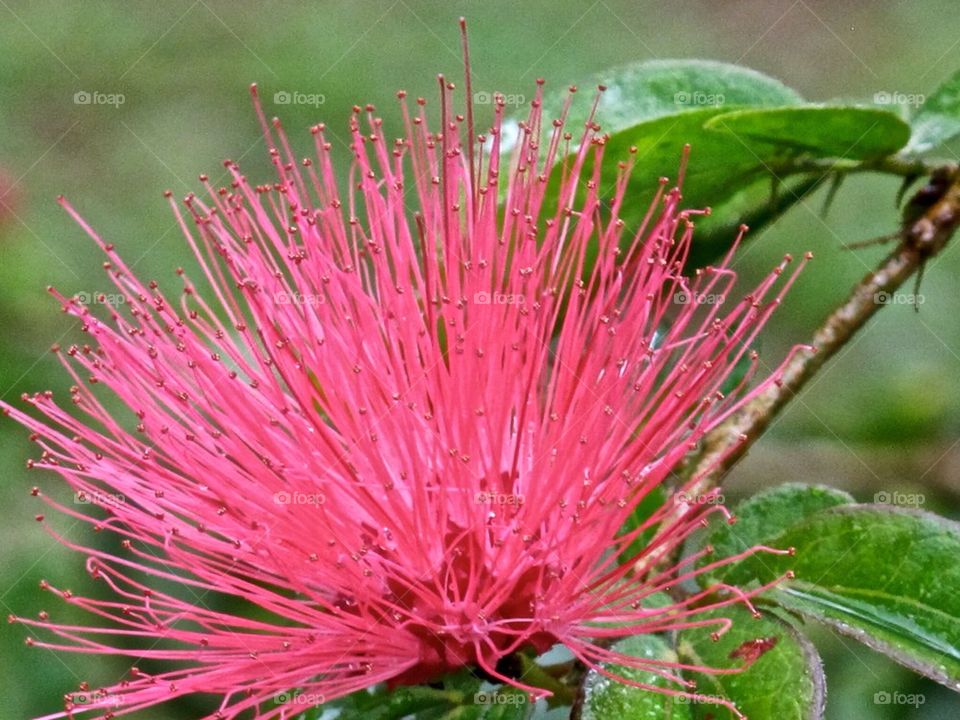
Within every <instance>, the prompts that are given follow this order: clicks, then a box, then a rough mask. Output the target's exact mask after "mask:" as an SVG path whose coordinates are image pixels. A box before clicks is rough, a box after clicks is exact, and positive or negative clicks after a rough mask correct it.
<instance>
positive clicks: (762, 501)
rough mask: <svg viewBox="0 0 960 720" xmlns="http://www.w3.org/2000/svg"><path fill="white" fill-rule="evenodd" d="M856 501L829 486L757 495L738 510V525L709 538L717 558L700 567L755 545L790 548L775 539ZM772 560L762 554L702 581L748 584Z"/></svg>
mask: <svg viewBox="0 0 960 720" xmlns="http://www.w3.org/2000/svg"><path fill="white" fill-rule="evenodd" d="M854 502H856V501H855V500H854V499H853V496H852V495H850V494H849V493H845V492H843V491H842V490H837V489H836V488H832V487H827V486H826V485H804V484H802V483H787V484H785V485H778V486H777V487H775V488H772V489H770V490H766V491H764V492H760V493H757V494H756V495H753V496H752V497H750V498H749V499H747V500H745V501H744V502H742V503H740V504H739V505H738V506H737V507H736V509H735V510H734V515H735V517H736V523H734V524H733V525H730V524H728V523H716V524H715V525H714V528H713V530H712V532H711V533H710V536H709V539H708V542H709V543H710V544H711V545H712V546H713V549H714V552H713V555H712V556H710V557H707V558H704V560H703V561H701V563H700V564H701V565H705V564H707V563H710V562H713V561H715V560H717V559H718V558H726V557H730V556H732V555H737V554H738V553H741V552H743V551H744V550H746V549H747V548H751V547H753V546H754V545H771V544H772V545H773V546H775V547H780V548H782V549H786V548H787V547H789V545H781V544H779V543H777V542H775V541H774V540H773V538H776V537H777V536H778V535H779V534H780V533H782V532H784V531H785V530H786V529H787V528H789V527H791V526H793V525H795V524H796V523H798V522H800V521H801V520H803V519H804V518H806V517H808V516H809V515H813V514H814V513H816V512H818V511H820V510H826V509H827V508H831V507H836V506H838V505H848V504H852V503H854ZM768 558H769V556H768V555H761V556H758V557H756V558H751V559H747V560H746V561H743V562H740V563H736V564H733V565H726V566H723V567H719V568H716V569H715V570H713V571H712V572H711V573H709V574H708V575H707V576H701V581H702V582H704V583H705V584H706V585H712V584H713V583H716V582H720V581H721V580H722V581H725V582H727V583H730V584H732V585H740V584H743V585H746V584H748V583H749V582H750V581H751V580H752V579H753V578H754V577H755V576H756V575H757V569H756V568H755V567H754V565H755V564H761V565H762V564H763V563H766V562H767V560H768Z"/></svg>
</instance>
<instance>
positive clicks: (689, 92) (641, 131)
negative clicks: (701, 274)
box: [544, 60, 802, 267]
mask: <svg viewBox="0 0 960 720" xmlns="http://www.w3.org/2000/svg"><path fill="white" fill-rule="evenodd" d="M601 84H602V85H604V86H605V87H606V91H605V92H604V93H603V94H602V95H601V98H600V104H599V109H598V112H597V115H596V120H597V121H598V122H600V123H601V124H602V127H603V131H604V132H605V133H608V134H610V135H611V139H610V141H609V143H608V149H607V152H606V155H607V157H608V158H610V159H611V162H609V163H608V164H606V165H605V171H606V172H605V174H604V178H603V183H602V188H603V191H604V193H605V194H606V197H607V198H609V194H610V192H611V190H612V188H613V181H614V178H615V177H616V162H615V159H625V158H626V157H627V155H628V154H629V150H630V147H631V146H636V147H637V149H638V152H637V165H638V167H637V169H636V170H635V172H634V177H633V179H632V181H631V187H630V189H629V190H628V193H629V201H628V202H627V203H626V207H625V208H624V211H623V212H622V213H621V217H622V219H623V220H624V222H625V223H627V228H628V230H629V229H630V228H635V227H636V226H637V224H638V223H639V221H640V219H641V218H642V217H643V215H644V213H645V212H646V210H647V207H648V206H649V203H650V200H651V199H652V197H653V194H654V192H655V191H656V189H657V179H658V178H659V177H662V176H665V177H674V178H675V177H676V176H677V171H678V168H679V165H680V158H681V155H682V153H683V148H684V145H685V144H686V143H692V144H693V156H692V160H691V163H690V166H689V168H688V171H687V181H686V183H685V184H684V194H685V195H686V196H687V198H688V203H687V204H688V206H690V207H705V206H707V205H711V206H712V207H713V211H714V215H713V217H712V218H709V219H707V220H706V221H705V226H707V225H709V226H710V227H711V228H717V230H718V232H716V233H712V232H710V231H705V232H704V233H701V234H700V235H698V236H697V239H696V240H695V243H694V248H693V255H692V257H691V263H692V264H694V265H695V264H707V263H708V262H710V261H712V260H713V259H715V258H716V257H717V255H718V254H719V253H720V252H721V251H722V250H723V249H724V248H726V247H729V245H730V243H731V242H732V240H733V238H734V236H735V234H736V231H737V228H738V226H739V225H740V223H741V222H743V220H742V219H741V218H742V217H747V219H748V220H749V221H750V222H751V224H753V225H754V226H755V227H759V226H760V225H761V224H762V223H763V222H765V221H766V220H768V219H771V218H772V217H775V216H776V214H779V213H775V214H774V215H773V216H770V215H768V214H767V213H766V212H765V211H766V209H767V207H768V206H770V203H769V199H768V197H767V195H765V194H764V195H761V196H759V197H755V198H752V199H753V202H751V203H750V204H749V206H748V207H747V208H743V207H740V206H737V207H735V208H732V211H731V212H725V210H724V208H723V207H722V206H723V203H724V201H725V199H726V198H728V197H730V196H731V195H733V194H736V192H737V191H738V190H740V189H741V188H742V187H743V186H744V185H748V184H750V182H751V180H757V179H759V178H761V177H765V173H764V172H762V171H760V170H758V163H757V161H756V158H755V157H751V156H750V153H749V152H747V151H746V149H745V148H744V147H743V146H742V145H741V144H739V143H736V142H732V141H731V139H730V138H720V137H717V136H716V134H713V133H706V132H705V131H704V129H703V122H704V121H705V120H706V119H708V118H710V117H712V116H713V115H718V114H722V113H723V112H725V111H726V110H729V109H730V108H737V107H766V106H769V107H782V106H784V105H790V104H793V103H800V102H802V98H801V97H800V96H799V95H798V94H797V93H796V92H795V91H794V90H791V89H790V88H788V87H786V86H785V85H783V84H782V83H781V82H780V81H778V80H775V79H773V78H771V77H768V76H766V75H763V74H762V73H758V72H756V71H754V70H750V69H748V68H743V67H739V66H737V65H729V64H725V63H718V62H712V61H702V60H656V61H652V62H645V63H638V64H632V65H625V66H622V67H619V68H613V69H611V70H609V71H605V72H602V73H597V74H595V75H593V76H591V77H589V78H587V79H586V80H585V81H584V82H581V83H579V84H578V85H579V87H580V90H579V91H578V92H577V93H576V94H575V95H574V96H573V101H572V104H571V107H570V112H569V115H568V120H567V125H566V127H567V128H568V129H569V130H570V132H572V133H573V135H574V138H575V139H576V138H577V136H578V133H579V132H580V131H581V128H582V127H583V124H584V122H585V121H586V119H587V117H588V116H589V113H590V111H591V109H592V107H593V103H594V100H595V98H596V93H595V92H594V88H596V87H597V86H598V85H601ZM566 99H567V93H566V92H562V93H555V94H551V95H548V96H547V98H546V99H545V100H544V116H545V117H547V118H553V117H559V115H560V113H561V110H562V108H563V105H564V103H565V102H566ZM688 116H689V117H688ZM705 136H707V137H705ZM592 164H593V161H592V159H590V160H589V161H588V163H587V167H586V168H585V173H589V170H590V168H591V167H592ZM731 177H737V180H738V182H735V183H731V182H730V178H731ZM713 190H717V191H718V192H716V193H714V192H713ZM556 193H557V182H556V181H554V182H552V183H551V186H550V187H548V189H547V199H546V207H550V205H551V203H556V200H557V195H556ZM783 197H784V199H786V200H788V201H789V200H791V199H795V197H799V196H791V195H790V194H785V195H784V196H783ZM788 204H789V203H788ZM787 206H788V205H784V206H782V207H781V208H780V211H782V210H783V209H785V208H786V207H787ZM758 208H762V211H760V212H757V210H758ZM748 216H752V217H748ZM629 234H630V233H629V232H628V233H627V235H628V236H629ZM592 261H593V260H592V258H588V267H589V264H590V263H592Z"/></svg>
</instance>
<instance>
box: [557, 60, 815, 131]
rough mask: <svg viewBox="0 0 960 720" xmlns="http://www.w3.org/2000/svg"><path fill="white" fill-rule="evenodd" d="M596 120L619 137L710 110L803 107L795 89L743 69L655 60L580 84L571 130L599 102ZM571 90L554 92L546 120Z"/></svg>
mask: <svg viewBox="0 0 960 720" xmlns="http://www.w3.org/2000/svg"><path fill="white" fill-rule="evenodd" d="M599 85H603V86H604V87H605V88H606V90H605V91H604V92H603V94H602V95H601V97H600V104H599V112H598V113H597V116H596V119H597V121H598V122H600V123H601V125H602V127H603V130H604V131H605V132H608V133H616V132H617V131H619V130H623V129H624V128H628V127H632V126H634V125H636V124H637V123H639V122H642V121H645V120H652V119H654V118H658V117H663V116H664V115H675V114H677V113H681V112H686V111H690V110H701V109H705V108H708V107H715V108H719V107H736V106H779V105H790V104H793V103H800V102H802V99H801V98H800V96H799V95H798V94H797V93H796V92H795V91H794V90H792V89H790V88H788V87H787V86H786V85H784V84H783V83H781V82H780V81H779V80H775V79H774V78H772V77H769V76H767V75H764V74H762V73H759V72H757V71H755V70H750V69H749V68H745V67H741V66H739V65H730V64H727V63H721V62H714V61H711V60H652V61H648V62H641V63H633V64H629V65H622V66H620V67H615V68H611V69H609V70H606V71H603V72H600V73H595V74H594V75H591V76H589V77H588V78H585V79H584V81H583V82H580V83H578V88H579V89H578V92H577V93H576V94H575V95H574V96H573V99H572V103H571V106H570V112H569V115H568V123H567V127H568V128H570V129H571V132H575V131H576V130H577V129H578V128H582V127H583V123H584V122H585V121H586V119H587V117H589V114H590V111H591V109H592V107H593V103H594V100H595V99H596V89H597V87H598V86H599ZM566 100H567V92H566V91H563V92H554V93H550V94H548V95H547V97H546V98H545V100H544V105H543V111H544V117H547V118H551V119H552V118H554V117H559V116H560V113H561V111H562V109H563V106H564V103H565V102H566Z"/></svg>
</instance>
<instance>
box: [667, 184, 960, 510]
mask: <svg viewBox="0 0 960 720" xmlns="http://www.w3.org/2000/svg"><path fill="white" fill-rule="evenodd" d="M932 175H933V177H932V178H931V184H933V183H935V182H936V181H937V179H938V177H939V180H940V182H941V183H942V186H943V191H942V194H941V195H940V197H939V198H938V199H937V200H936V201H935V202H932V203H929V204H928V205H927V207H926V208H925V210H924V212H923V213H922V214H921V215H920V217H919V218H918V219H916V220H915V221H913V222H912V223H911V224H910V225H909V226H907V227H905V228H904V230H903V233H902V235H901V240H900V243H899V245H898V246H897V248H896V249H895V250H894V251H893V252H891V253H890V254H889V255H888V256H887V257H886V258H885V259H884V260H883V261H882V262H881V263H880V264H879V265H878V266H877V268H876V269H875V270H873V271H872V272H869V273H867V275H866V276H865V277H864V278H863V279H862V280H861V281H860V282H859V283H857V285H856V286H854V288H853V290H852V292H851V293H850V295H849V297H848V298H847V300H846V301H845V302H844V303H843V304H842V305H840V306H839V307H838V308H837V309H835V310H834V311H833V312H832V313H831V314H830V315H829V317H827V319H826V320H825V321H824V323H823V324H822V325H821V326H820V328H819V329H818V330H817V331H816V332H815V333H814V335H813V338H812V340H811V341H810V343H809V346H810V347H809V349H807V348H805V349H802V350H800V351H799V352H798V353H797V354H796V355H795V356H794V358H793V360H792V361H791V362H790V363H789V364H788V365H787V366H786V367H785V368H784V370H783V372H782V374H781V376H780V378H779V381H778V382H777V383H775V384H771V385H770V387H769V388H768V389H767V390H766V392H764V393H762V394H760V395H758V396H757V397H756V398H754V399H753V400H752V401H751V402H749V403H748V404H747V405H745V406H744V407H743V408H742V409H741V410H740V411H739V412H738V413H736V414H735V415H733V416H732V417H731V418H729V419H728V420H727V421H726V422H724V423H723V424H722V425H719V426H718V427H716V428H714V429H713V430H712V431H711V432H710V433H708V434H707V436H706V437H705V438H704V440H703V443H702V446H701V447H702V449H701V451H700V452H699V453H698V454H697V455H696V456H695V457H694V458H693V459H692V460H691V461H688V463H687V468H686V470H687V472H688V473H689V474H688V475H687V476H688V477H694V476H696V475H697V474H701V473H702V477H701V478H700V480H699V482H698V484H697V487H696V488H695V489H694V492H697V493H702V492H705V491H706V490H708V489H709V488H711V487H713V486H714V485H716V484H718V482H719V480H720V478H721V477H722V476H723V475H725V474H726V473H727V472H728V471H729V470H730V468H732V467H733V466H734V465H735V464H736V463H737V461H739V460H740V459H741V458H742V457H743V456H744V455H745V454H746V453H747V451H748V450H749V449H750V446H751V445H753V443H754V442H755V441H756V440H757V438H758V437H760V435H762V434H763V432H764V431H765V430H766V429H767V427H768V426H769V425H770V422H771V421H772V420H773V419H774V418H775V417H776V416H777V414H778V413H779V412H780V411H781V410H782V409H783V407H784V406H785V405H786V404H787V403H788V402H790V400H791V399H793V398H794V397H795V396H796V395H797V393H798V392H799V391H800V390H801V388H803V386H804V385H806V383H807V382H808V381H809V380H810V378H812V377H813V376H814V375H815V374H816V373H817V371H818V370H820V368H822V367H823V366H824V364H825V363H826V362H827V361H828V360H829V359H830V358H831V357H833V356H834V355H835V354H836V353H837V351H838V350H840V348H842V347H843V346H844V345H845V344H846V343H847V342H848V341H849V340H850V338H852V337H853V335H854V334H855V333H856V332H857V331H858V330H859V329H860V328H861V327H863V326H864V325H865V324H866V322H867V321H868V320H869V319H870V318H871V317H873V315H874V314H875V313H876V312H877V311H878V310H879V309H880V308H881V307H883V305H884V304H885V303H884V302H882V300H881V298H882V297H883V295H882V294H888V295H889V294H892V293H894V292H895V291H896V290H897V289H898V288H899V287H901V286H902V285H903V284H904V283H905V282H906V281H907V280H908V279H909V278H910V277H911V276H912V275H913V274H914V273H915V272H917V271H918V270H919V271H921V272H922V269H923V266H924V264H925V263H926V261H927V260H929V259H930V258H931V257H933V256H935V255H936V254H938V253H939V252H940V251H941V250H943V248H944V246H945V245H946V244H947V242H948V241H949V240H950V238H951V236H952V235H953V234H954V232H955V231H956V229H957V227H958V225H960V170H958V168H956V167H947V168H940V169H938V170H936V171H935V172H934V173H933V174H932ZM918 197H919V195H918V196H917V198H918ZM915 201H916V198H915V200H914V201H911V204H913V203H914V202H915ZM711 466H713V467H712V468H711ZM707 468H711V469H710V470H709V471H707Z"/></svg>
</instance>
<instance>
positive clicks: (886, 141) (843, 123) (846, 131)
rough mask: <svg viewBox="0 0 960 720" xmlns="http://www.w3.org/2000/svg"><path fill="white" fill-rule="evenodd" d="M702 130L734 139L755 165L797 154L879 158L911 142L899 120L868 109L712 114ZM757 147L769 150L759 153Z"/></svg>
mask: <svg viewBox="0 0 960 720" xmlns="http://www.w3.org/2000/svg"><path fill="white" fill-rule="evenodd" d="M705 127H706V128H707V129H710V130H717V131H720V132H725V133H730V134H732V135H734V136H735V137H736V138H738V139H739V140H741V141H742V142H743V143H744V145H746V146H747V147H749V148H754V149H756V150H755V151H756V152H757V153H758V157H757V160H758V161H762V162H764V163H772V164H774V165H780V164H781V163H782V162H783V161H784V160H786V159H787V158H789V157H795V156H800V155H803V156H809V157H813V158H831V159H832V158H837V159H844V160H871V159H876V158H882V157H886V156H887V155H892V154H893V153H895V152H897V151H898V150H900V149H901V148H902V147H904V146H905V145H906V144H907V141H908V140H909V139H910V126H909V125H908V124H907V123H906V122H904V121H903V120H901V119H900V118H899V117H898V116H896V115H895V114H893V113H891V112H889V111H887V110H881V109H879V108H867V107H838V106H829V105H804V106H801V107H782V108H751V109H745V110H735V111H733V112H729V113H724V114H722V115H717V116H715V117H713V118H711V119H709V120H708V121H707V122H706V123H705ZM757 143H763V144H765V145H769V146H770V148H767V149H765V150H759V149H757V148H758V145H757ZM774 148H776V150H773V149H774Z"/></svg>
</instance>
